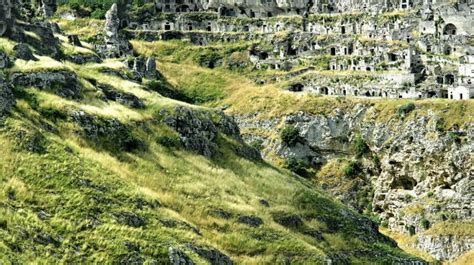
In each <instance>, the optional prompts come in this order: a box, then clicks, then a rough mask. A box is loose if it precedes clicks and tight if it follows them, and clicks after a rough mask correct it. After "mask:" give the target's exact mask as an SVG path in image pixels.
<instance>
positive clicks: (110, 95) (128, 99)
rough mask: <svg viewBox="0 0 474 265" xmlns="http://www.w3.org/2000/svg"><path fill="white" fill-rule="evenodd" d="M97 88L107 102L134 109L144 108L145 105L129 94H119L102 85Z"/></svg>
mask: <svg viewBox="0 0 474 265" xmlns="http://www.w3.org/2000/svg"><path fill="white" fill-rule="evenodd" d="M97 88H98V89H99V90H101V91H102V93H104V95H105V97H106V99H108V100H112V101H116V102H118V103H120V104H123V105H125V106H128V107H131V108H135V109H143V108H144V107H145V104H144V103H143V102H142V101H141V100H140V99H139V98H138V97H137V96H135V95H133V94H131V93H126V92H121V91H118V90H115V89H114V88H112V87H110V86H107V85H103V84H99V85H97Z"/></svg>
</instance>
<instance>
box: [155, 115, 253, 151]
mask: <svg viewBox="0 0 474 265" xmlns="http://www.w3.org/2000/svg"><path fill="white" fill-rule="evenodd" d="M213 115H217V116H218V119H219V121H215V119H214V118H213ZM159 116H160V118H161V120H162V121H163V122H164V123H165V124H166V125H168V126H169V127H171V128H173V129H174V130H176V132H178V134H179V136H180V140H181V142H182V144H183V146H184V147H185V148H186V149H187V150H190V151H193V152H196V153H198V154H200V155H203V156H206V157H214V156H215V155H217V154H218V148H217V147H218V145H217V137H218V133H223V134H224V135H226V136H228V137H231V138H233V139H234V140H236V141H237V142H239V143H240V145H239V146H236V147H235V150H234V151H235V152H236V153H237V154H239V155H241V156H243V157H246V158H249V159H260V154H259V153H258V151H256V150H254V149H253V148H251V147H249V146H246V145H245V144H244V143H243V140H242V138H241V136H240V130H239V128H238V126H237V124H236V123H235V121H234V120H233V119H232V118H230V117H229V116H226V115H225V114H224V113H222V112H220V113H214V114H213V113H209V112H204V111H199V110H194V109H191V108H188V107H184V106H177V107H175V108H174V109H173V111H172V112H171V113H170V112H168V111H166V110H162V111H160V113H159ZM214 117H215V116H214Z"/></svg>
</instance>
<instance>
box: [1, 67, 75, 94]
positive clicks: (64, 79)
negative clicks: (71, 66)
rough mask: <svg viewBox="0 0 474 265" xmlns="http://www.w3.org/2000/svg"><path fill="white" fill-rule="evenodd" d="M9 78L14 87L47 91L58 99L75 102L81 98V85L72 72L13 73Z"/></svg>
mask: <svg viewBox="0 0 474 265" xmlns="http://www.w3.org/2000/svg"><path fill="white" fill-rule="evenodd" d="M10 78H11V82H12V84H14V85H15V86H21V87H25V88H29V87H36V88H39V89H42V90H49V91H53V92H54V93H55V94H56V95H58V96H60V97H64V98H69V99H75V100H78V99H80V98H81V97H82V95H81V85H80V84H79V81H78V79H77V75H76V74H75V73H72V72H68V71H57V72H37V73H14V74H12V75H11V77H10Z"/></svg>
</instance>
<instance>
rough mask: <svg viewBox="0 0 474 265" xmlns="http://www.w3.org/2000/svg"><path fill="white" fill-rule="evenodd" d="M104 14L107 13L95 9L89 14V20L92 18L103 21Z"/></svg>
mask: <svg viewBox="0 0 474 265" xmlns="http://www.w3.org/2000/svg"><path fill="white" fill-rule="evenodd" d="M106 12H107V11H105V10H103V9H96V10H94V11H92V13H91V18H94V19H104V18H105V13H106Z"/></svg>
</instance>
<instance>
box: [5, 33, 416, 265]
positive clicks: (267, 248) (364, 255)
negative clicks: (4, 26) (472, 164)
mask: <svg viewBox="0 0 474 265" xmlns="http://www.w3.org/2000/svg"><path fill="white" fill-rule="evenodd" d="M0 43H9V44H11V43H10V41H7V40H5V39H2V42H0ZM63 45H64V44H63ZM69 48H70V47H69ZM84 49H86V48H84ZM75 52H79V53H80V52H85V53H91V52H92V51H90V50H87V51H84V50H82V51H75ZM38 59H39V60H38V61H35V62H23V61H21V60H17V61H16V62H14V64H13V66H12V67H11V68H10V69H8V70H7V71H6V75H7V77H8V76H12V75H13V74H15V73H35V72H55V71H66V72H72V73H74V74H76V75H77V77H78V81H79V83H80V85H81V95H80V98H79V99H75V100H72V99H66V98H61V97H59V96H57V95H56V93H55V92H56V91H55V90H56V89H58V87H51V88H48V89H38V88H30V87H19V86H18V87H14V88H13V92H14V94H15V97H16V105H15V107H14V108H13V110H12V111H11V113H10V114H9V115H6V116H4V117H2V118H1V122H0V150H1V152H0V263H2V264H10V263H45V264H48V263H59V262H61V263H147V264H167V263H170V258H169V255H170V248H172V249H174V253H176V250H179V252H180V253H181V254H180V255H181V256H187V257H188V258H189V259H191V260H193V261H194V262H195V263H197V264H206V263H212V264H220V263H222V261H223V260H225V258H223V255H227V256H229V257H230V258H231V259H232V261H233V262H235V263H239V264H240V263H243V264H257V263H258V264H261V263H268V264H274V263H282V262H285V261H291V262H292V263H294V264H319V263H325V262H327V261H328V260H332V261H334V262H351V263H367V262H377V263H392V262H396V261H403V260H407V259H412V258H411V257H409V256H408V255H407V254H405V253H403V252H402V251H401V250H400V249H398V248H397V247H396V246H395V245H394V243H393V242H392V241H391V240H389V239H388V238H386V237H385V236H383V235H381V234H380V233H378V231H377V230H378V229H377V226H376V225H375V223H373V222H371V221H370V220H369V219H367V218H365V217H363V216H361V215H358V214H357V213H355V212H353V211H351V210H349V209H348V208H347V207H345V206H344V205H342V204H340V203H338V202H336V201H334V200H332V199H331V198H329V197H327V196H326V195H324V194H322V193H320V192H318V191H316V190H315V189H314V187H313V186H312V184H311V183H310V182H309V181H306V180H304V179H301V178H299V177H297V176H294V175H292V174H290V173H289V172H287V171H284V170H281V169H278V168H275V167H273V166H272V165H269V164H267V163H265V162H262V161H259V160H256V161H254V160H251V159H247V158H245V157H243V156H242V155H241V154H239V152H237V151H236V150H239V148H242V146H240V145H241V143H239V142H238V141H236V140H235V139H232V138H231V137H229V136H227V135H226V134H225V133H223V132H222V131H219V132H218V134H217V137H216V139H215V144H216V147H217V153H218V155H216V156H214V157H213V158H206V157H204V156H200V155H197V154H195V153H193V152H190V151H188V150H186V148H184V147H183V145H182V143H181V142H180V139H179V137H178V133H177V132H176V131H175V130H174V129H173V128H171V127H169V126H167V125H166V124H165V122H164V120H163V118H162V115H163V113H173V111H174V109H175V108H176V106H184V107H185V108H189V109H192V110H193V111H195V112H197V113H201V114H202V116H206V115H208V116H209V117H212V118H214V117H216V115H217V114H215V113H216V112H215V111H214V110H212V109H208V108H205V107H195V106H192V105H188V104H185V103H182V102H178V101H174V100H171V99H168V98H165V97H163V96H161V95H160V94H159V93H157V92H154V91H152V90H150V89H149V88H148V87H146V86H144V85H142V84H139V83H135V82H132V81H130V80H125V79H122V78H120V77H117V76H116V75H113V74H107V73H105V72H104V71H102V70H104V69H108V70H114V71H122V72H126V71H127V70H126V69H125V68H124V67H123V66H122V64H121V63H120V62H119V61H116V60H107V61H105V62H103V63H100V64H86V65H75V64H72V63H68V62H65V61H60V60H59V61H58V60H54V59H52V58H49V57H41V56H38ZM109 72H110V71H109ZM98 83H100V84H104V85H108V86H110V87H112V88H113V89H115V90H116V91H120V92H126V93H129V94H132V95H134V96H135V97H136V98H138V99H139V100H140V101H141V102H143V103H144V105H145V107H144V108H130V107H128V106H126V105H123V104H120V103H118V102H114V101H106V100H104V97H103V95H102V94H101V92H100V91H99V90H98V89H97V88H96V85H97V84H98ZM164 111H165V112H164ZM249 220H250V221H249ZM219 253H222V254H219Z"/></svg>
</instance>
